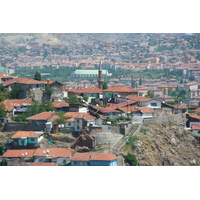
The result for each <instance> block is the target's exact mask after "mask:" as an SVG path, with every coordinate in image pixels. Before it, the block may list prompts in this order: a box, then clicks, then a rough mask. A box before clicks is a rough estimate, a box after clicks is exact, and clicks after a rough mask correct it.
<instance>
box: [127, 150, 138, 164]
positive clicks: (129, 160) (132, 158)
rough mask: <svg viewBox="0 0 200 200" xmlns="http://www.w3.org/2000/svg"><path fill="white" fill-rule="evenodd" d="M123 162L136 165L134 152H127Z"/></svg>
mask: <svg viewBox="0 0 200 200" xmlns="http://www.w3.org/2000/svg"><path fill="white" fill-rule="evenodd" d="M125 162H126V163H128V164H129V165H130V166H137V165H138V161H137V158H136V156H135V155H134V154H131V153H128V154H127V156H125Z"/></svg>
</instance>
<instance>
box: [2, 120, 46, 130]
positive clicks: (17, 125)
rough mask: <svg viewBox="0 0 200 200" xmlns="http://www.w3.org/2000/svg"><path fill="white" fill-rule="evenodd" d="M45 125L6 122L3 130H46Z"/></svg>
mask: <svg viewBox="0 0 200 200" xmlns="http://www.w3.org/2000/svg"><path fill="white" fill-rule="evenodd" d="M44 130H45V126H44V125H37V126H36V125H29V124H26V123H11V122H9V123H6V124H5V126H4V128H3V130H2V131H3V132H13V131H44Z"/></svg>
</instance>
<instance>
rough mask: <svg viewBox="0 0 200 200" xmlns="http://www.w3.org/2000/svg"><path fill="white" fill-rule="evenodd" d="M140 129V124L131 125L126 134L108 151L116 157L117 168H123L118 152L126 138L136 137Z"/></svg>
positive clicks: (121, 158)
mask: <svg viewBox="0 0 200 200" xmlns="http://www.w3.org/2000/svg"><path fill="white" fill-rule="evenodd" d="M141 127H142V123H137V124H133V125H132V126H131V128H130V129H129V131H128V134H127V135H125V136H124V137H122V138H121V139H119V140H118V141H117V142H116V143H115V144H114V145H113V146H112V147H111V149H110V153H111V154H113V155H116V156H118V157H119V158H118V166H123V165H124V164H123V163H124V162H123V156H122V155H121V153H120V151H121V150H122V149H123V148H124V146H125V144H126V142H127V141H128V138H129V137H130V136H133V135H136V134H138V133H139V132H140V129H141Z"/></svg>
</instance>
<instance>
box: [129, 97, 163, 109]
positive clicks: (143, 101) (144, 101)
mask: <svg viewBox="0 0 200 200" xmlns="http://www.w3.org/2000/svg"><path fill="white" fill-rule="evenodd" d="M126 98H127V99H130V100H134V101H137V102H138V106H141V107H148V108H161V101H159V100H156V99H152V98H147V97H142V96H127V97H126Z"/></svg>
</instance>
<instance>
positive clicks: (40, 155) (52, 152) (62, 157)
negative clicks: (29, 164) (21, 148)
mask: <svg viewBox="0 0 200 200" xmlns="http://www.w3.org/2000/svg"><path fill="white" fill-rule="evenodd" d="M71 154H72V150H71V149H66V148H37V149H36V150H35V152H34V154H33V156H34V158H35V161H34V162H35V163H44V162H53V163H57V165H62V164H64V163H69V162H70V158H71Z"/></svg>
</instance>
